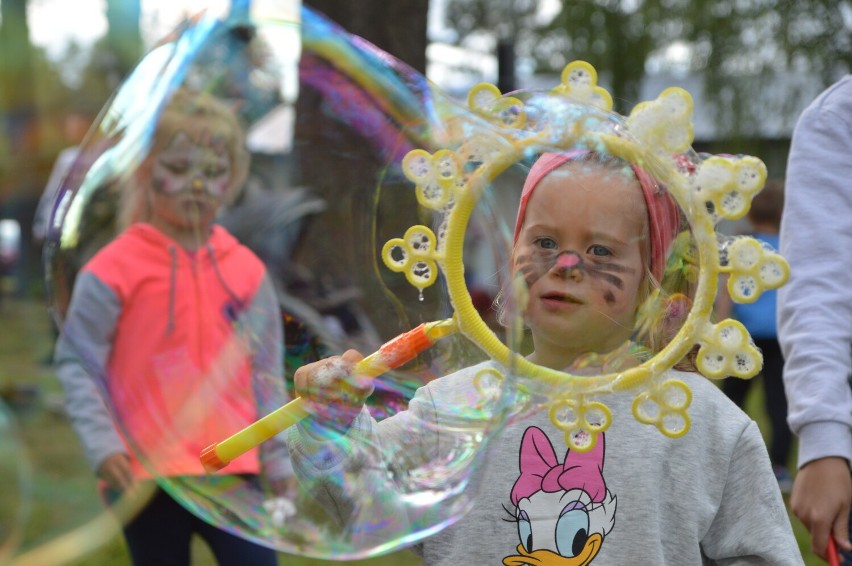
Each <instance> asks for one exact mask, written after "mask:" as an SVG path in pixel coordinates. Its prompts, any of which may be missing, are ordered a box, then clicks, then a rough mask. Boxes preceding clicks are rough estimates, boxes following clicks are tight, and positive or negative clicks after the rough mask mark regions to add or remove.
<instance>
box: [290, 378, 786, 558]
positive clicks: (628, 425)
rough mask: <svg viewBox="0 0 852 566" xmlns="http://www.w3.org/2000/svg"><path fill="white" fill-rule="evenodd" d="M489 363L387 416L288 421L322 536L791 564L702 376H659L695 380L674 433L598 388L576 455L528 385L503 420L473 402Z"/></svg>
mask: <svg viewBox="0 0 852 566" xmlns="http://www.w3.org/2000/svg"><path fill="white" fill-rule="evenodd" d="M492 364H493V363H492V362H486V363H485V364H480V365H479V366H474V367H473V368H468V369H466V370H462V371H460V372H457V373H455V374H452V375H450V376H447V377H444V378H441V379H438V380H435V381H433V382H431V383H430V384H428V385H427V386H425V387H422V388H421V389H419V390H418V392H417V394H416V395H415V397H414V399H413V400H412V401H411V403H410V404H409V409H408V411H405V412H402V413H399V414H397V415H395V416H393V417H391V418H389V419H386V420H384V421H381V422H378V423H377V422H376V421H374V420H373V419H372V418H371V417H370V416H369V414H368V413H367V412H366V411H363V412H362V413H361V415H359V417H358V418H357V419H356V420H355V422H354V423H353V426H352V427H351V428H350V429H349V430H348V431H347V433H346V436H345V437H340V436H338V437H334V435H333V434H332V435H330V437H331V438H332V439H331V440H327V439H321V436H320V435H319V432H318V431H319V429H318V428H317V426H318V425H317V424H316V423H314V422H312V421H306V422H303V423H301V424H299V425H297V426H295V427H292V428H291V429H290V430H289V431H288V434H289V441H290V442H289V445H290V449H291V459H292V461H293V465H294V469H295V471H296V474H297V476H298V477H299V480H300V482H301V483H302V485H303V487H305V488H307V489H311V490H312V493H313V494H314V496H315V497H316V498H317V500H318V501H319V502H320V504H321V505H322V506H323V508H324V509H325V510H326V512H327V513H328V515H329V517H331V520H330V523H332V524H336V525H337V528H338V529H339V530H338V531H337V532H334V533H331V532H330V533H328V534H330V535H331V536H338V537H340V539H341V540H344V539H346V538H347V537H348V539H349V542H350V544H363V545H369V544H372V543H379V542H381V541H382V540H401V539H402V538H404V537H405V536H406V534H407V533H410V532H414V533H417V537H416V538H423V540H422V541H421V542H419V543H418V544H417V547H416V548H415V550H416V551H418V552H420V553H421V554H422V556H423V560H424V563H425V564H427V565H430V566H431V565H439V564H447V565H450V564H452V565H458V564H477V565H479V564H507V565H523V564H564V565H569V564H590V563H593V564H594V565H595V566H604V565H618V566H623V565H626V564H641V565H645V564H654V565H662V564H670V565H674V566H682V565H686V564H772V565H788V564H789V565H794V564H802V557H801V554H800V552H799V549H798V547H797V543H796V540H795V538H794V536H793V533H792V529H791V527H790V523H789V520H788V518H787V513H786V511H785V508H784V503H783V501H782V498H781V494H780V492H779V490H778V485H777V482H776V481H775V477H774V475H773V473H772V469H771V465H770V462H769V458H768V456H767V453H766V448H765V445H764V442H763V439H762V438H761V435H760V432H759V431H758V428H757V426H756V424H755V423H754V422H753V421H752V420H750V419H749V418H748V417H747V416H746V415H745V414H744V413H743V412H742V411H741V410H740V409H738V408H737V407H736V406H735V405H734V404H733V403H732V402H731V401H730V400H729V399H727V397H725V396H724V395H723V394H722V393H721V392H720V391H719V389H718V387H716V386H715V385H714V384H713V383H711V382H709V381H707V380H706V379H704V378H703V377H701V376H699V375H696V374H691V373H683V372H676V371H672V372H670V374H669V375H667V376H666V377H677V378H679V379H682V380H684V381H685V382H686V383H687V384H688V385H689V387H690V388H691V390H692V392H693V401H692V406H691V407H690V409H689V414H690V417H691V419H692V428H691V430H690V431H689V432H688V433H687V434H686V435H685V436H683V437H681V438H677V439H672V438H668V437H666V436H664V435H662V434H661V433H660V432H659V431H658V430H657V429H656V428H654V427H652V426H648V425H643V424H640V423H639V422H638V421H636V420H635V419H634V418H633V416H632V414H631V405H632V402H633V397H634V396H635V393H630V392H625V393H613V394H610V395H607V396H603V397H600V398H599V399H598V400H599V401H601V402H603V403H605V404H606V405H607V406H608V407H609V408H610V409H611V411H612V425H611V426H610V428H609V429H608V430H607V431H606V432H605V433H604V434H603V435H601V436H599V438H598V442H597V444H596V445H595V448H593V449H592V450H591V451H589V452H585V453H580V452H572V451H571V450H569V449H568V448H567V445H566V441H565V436H564V433H563V432H562V431H560V430H559V429H557V428H556V427H555V426H554V424H553V423H552V422H551V420H550V418H549V416H548V411H547V410H546V409H541V408H538V405H537V404H536V403H535V402H534V401H535V399H532V401H533V402H531V403H529V404H527V405H526V406H525V408H524V409H523V410H521V411H516V412H515V413H514V416H513V417H511V418H510V419H509V420H508V424H507V422H506V419H505V418H502V417H501V416H500V413H499V411H498V412H492V413H490V414H489V415H488V416H485V415H486V414H487V412H486V411H482V410H479V409H477V401H476V399H477V396H478V393H477V390H476V389H475V388H474V386H473V380H474V375H476V374H477V372H480V371H481V370H482V369H483V368H489V367H494V366H492ZM516 408H517V407H516ZM462 464H463V465H462ZM458 517H461V518H458ZM456 519H458V520H457V521H456ZM454 521H455V522H454ZM435 525H438V527H437V528H434V527H435ZM430 529H431V531H430ZM435 531H437V532H435ZM432 533H434V534H432ZM429 535H431V536H429ZM424 537H425V538H424ZM409 540H412V539H409ZM413 540H416V539H413Z"/></svg>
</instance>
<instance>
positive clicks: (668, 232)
mask: <svg viewBox="0 0 852 566" xmlns="http://www.w3.org/2000/svg"><path fill="white" fill-rule="evenodd" d="M592 153H593V152H592V151H590V150H587V149H573V150H570V151H566V152H564V153H545V154H543V155H542V156H541V157H539V158H538V160H537V161H536V162H535V163H534V164H533V166H532V168H531V169H530V172H529V174H528V175H527V179H526V181H525V182H524V188H523V191H521V202H520V204H519V205H518V219H517V221H516V222H515V242H516V243H517V241H518V235H519V234H520V233H521V226H522V225H523V223H524V216H525V215H526V212H527V203H528V202H529V200H530V197H531V196H532V193H533V190H534V189H535V188H536V187H537V186H538V184H539V183H540V182H541V180H542V179H543V178H544V177H545V176H547V174H549V173H550V172H551V171H553V170H554V169H556V168H558V167H559V166H561V165H563V164H565V163H567V162H569V161H575V160H577V159H580V158H582V157H585V156H587V155H589V154H592ZM630 167H631V168H632V169H633V173H634V174H635V175H636V178H637V179H638V180H639V185H641V187H642V196H643V197H645V205H646V208H647V209H648V232H649V233H650V238H651V274H652V275H653V276H654V278H655V279H656V280H657V281H662V278H663V272H664V271H665V267H666V255H667V254H668V251H669V246H670V245H671V243H672V241H674V238H675V236H677V233H678V230H679V228H680V209H679V208H678V205H677V203H676V202H675V201H674V199H673V198H672V197H671V195H669V193H668V192H667V191H665V190H664V189H663V188H662V187H660V186H659V185H658V184H657V182H656V181H655V180H654V178H653V177H651V176H650V175H649V174H648V173H647V172H645V170H644V169H641V168H640V167H639V166H637V165H634V164H632V163H631V164H630Z"/></svg>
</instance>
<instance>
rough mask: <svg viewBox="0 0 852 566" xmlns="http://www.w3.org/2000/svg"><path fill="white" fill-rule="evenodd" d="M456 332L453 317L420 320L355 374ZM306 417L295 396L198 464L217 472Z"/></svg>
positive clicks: (208, 451)
mask: <svg viewBox="0 0 852 566" xmlns="http://www.w3.org/2000/svg"><path fill="white" fill-rule="evenodd" d="M455 331H456V324H455V321H454V320H453V319H447V320H442V321H439V322H429V323H423V324H421V325H420V326H418V327H417V328H415V329H413V330H409V331H408V332H406V333H404V334H400V335H399V336H397V337H396V338H394V339H392V340H390V341H389V342H386V343H385V344H384V345H383V346H382V347H381V348H379V349H378V351H376V352H374V353H372V354H370V355H369V356H367V357H366V358H364V359H363V360H361V361H360V362H358V363H357V364H356V365H355V371H354V373H356V374H357V375H366V376H369V377H376V376H379V375H381V374H383V373H385V372H386V371H388V370H389V369H393V368H396V367H399V366H401V365H403V364H405V363H407V362H409V361H411V360H413V359H414V358H416V357H417V354H419V353H420V352H422V351H423V350H425V349H426V348H429V347H430V346H431V345H432V344H434V343H435V340H437V339H439V338H442V337H444V336H447V335H449V334H452V333H453V332H455ZM306 416H308V411H307V409H306V408H305V403H304V400H303V399H302V398H301V397H296V398H295V399H293V400H292V401H290V402H289V403H287V404H286V405H284V406H283V407H281V408H279V409H276V410H275V411H273V412H271V413H269V414H268V415H266V416H265V417H263V418H262V419H260V420H258V421H255V422H254V423H252V424H250V425H249V426H247V427H246V428H244V429H243V430H241V431H239V432H238V433H236V434H234V435H233V436H230V437H229V438H227V439H226V440H223V441H222V442H218V443H214V444H211V445H210V446H208V447H207V448H205V449H204V450H203V451H202V452H201V456H200V458H201V463H202V465H203V466H204V469H205V470H206V471H207V472H210V473H213V472H218V471H219V470H221V469H222V468H224V467H225V466H227V465H228V464H230V463H231V462H232V461H233V460H234V458H236V457H238V456H241V455H242V454H245V453H246V452H248V451H249V450H251V449H252V448H254V447H256V446H257V445H258V444H260V443H261V442H264V441H266V440H269V439H270V438H272V437H273V436H275V435H276V434H278V433H279V432H281V431H283V430H285V429H287V428H289V427H291V426H293V425H294V424H296V423H298V422H299V421H300V420H302V419H303V418H305V417H306Z"/></svg>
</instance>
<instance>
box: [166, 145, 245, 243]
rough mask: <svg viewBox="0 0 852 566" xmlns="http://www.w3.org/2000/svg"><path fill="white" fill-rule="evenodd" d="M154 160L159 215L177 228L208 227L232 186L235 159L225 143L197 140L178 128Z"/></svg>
mask: <svg viewBox="0 0 852 566" xmlns="http://www.w3.org/2000/svg"><path fill="white" fill-rule="evenodd" d="M150 159H151V162H150V186H151V204H152V212H153V216H154V218H155V219H159V220H160V221H162V222H165V223H167V224H170V225H171V226H172V227H174V228H178V229H188V228H206V227H208V226H209V225H210V224H211V223H212V222H213V220H214V218H215V216H216V212H217V210H218V209H219V206H220V205H221V204H222V199H223V198H224V197H225V196H226V195H227V194H228V191H229V190H230V188H231V186H230V185H231V174H232V170H231V159H230V156H229V154H228V151H227V148H226V147H225V144H224V143H219V142H217V141H216V140H215V139H210V140H201V141H197V140H194V139H193V138H192V137H190V135H189V134H187V133H186V132H182V131H178V133H176V134H175V135H174V137H173V138H172V140H171V141H170V142H169V144H168V145H167V146H166V147H165V148H164V149H162V150H161V151H159V152H155V153H154V154H153V155H152V156H151V157H150Z"/></svg>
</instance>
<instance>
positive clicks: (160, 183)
mask: <svg viewBox="0 0 852 566" xmlns="http://www.w3.org/2000/svg"><path fill="white" fill-rule="evenodd" d="M151 188H153V189H154V190H155V191H157V192H158V193H163V194H167V195H171V194H174V193H176V192H178V191H179V190H180V189H181V188H182V187H180V186H179V185H178V184H177V183H176V182H175V180H174V179H168V178H167V177H165V176H163V175H154V176H153V177H152V178H151Z"/></svg>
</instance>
